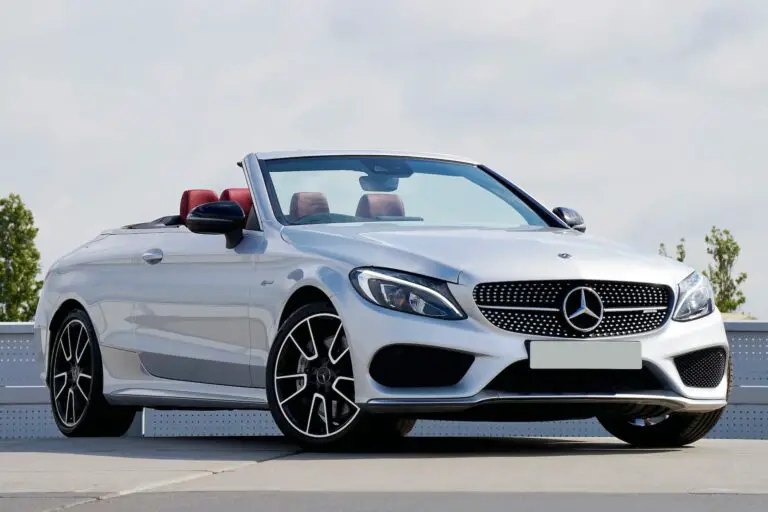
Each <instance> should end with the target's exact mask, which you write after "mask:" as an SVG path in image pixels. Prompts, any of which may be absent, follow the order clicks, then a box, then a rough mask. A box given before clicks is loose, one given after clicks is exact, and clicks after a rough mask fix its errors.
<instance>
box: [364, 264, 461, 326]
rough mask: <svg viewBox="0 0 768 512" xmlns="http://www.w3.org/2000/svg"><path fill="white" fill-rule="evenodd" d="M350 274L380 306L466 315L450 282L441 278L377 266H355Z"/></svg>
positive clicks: (456, 317)
mask: <svg viewBox="0 0 768 512" xmlns="http://www.w3.org/2000/svg"><path fill="white" fill-rule="evenodd" d="M349 278H350V280H351V281H352V285H353V286H354V287H355V289H356V290H357V291H358V292H359V293H360V295H362V296H363V297H364V298H365V299H367V300H369V301H370V302H372V303H374V304H376V305H378V306H381V307H384V308H387V309H393V310H395V311H401V312H403V313H411V314H414V315H422V316H428V317H432V318H442V319H445V320H460V319H462V318H466V314H464V312H463V311H462V310H461V308H460V307H459V305H458V304H457V303H456V300H455V299H454V298H453V295H451V292H450V290H448V286H447V285H446V284H445V283H444V282H442V281H438V280H437V279H431V278H428V277H422V276H416V275H413V274H406V273H404V272H396V271H394V270H385V269H377V268H358V269H355V270H353V271H352V272H350V274H349Z"/></svg>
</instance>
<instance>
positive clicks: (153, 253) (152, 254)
mask: <svg viewBox="0 0 768 512" xmlns="http://www.w3.org/2000/svg"><path fill="white" fill-rule="evenodd" d="M141 259H143V260H144V262H146V263H149V264H150V265H154V264H155V263H160V262H161V261H162V260H163V251H161V250H160V249H150V250H148V251H147V252H145V253H144V254H142V255H141Z"/></svg>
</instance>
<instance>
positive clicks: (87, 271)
mask: <svg viewBox="0 0 768 512" xmlns="http://www.w3.org/2000/svg"><path fill="white" fill-rule="evenodd" d="M362 153H366V152H304V153H296V152H292V153H268V154H258V155H256V154H252V155H248V156H247V157H246V158H245V159H244V161H243V167H244V170H245V178H246V181H247V183H248V184H249V187H250V190H251V192H252V195H253V199H254V204H255V218H256V220H257V222H258V228H256V229H249V230H246V231H245V237H244V239H243V241H242V242H241V243H240V244H239V245H238V246H237V247H235V248H234V249H227V248H226V247H225V243H224V239H223V237H222V236H211V235H202V234H195V233H192V232H190V231H189V230H188V229H187V228H186V227H184V226H178V227H172V228H161V229H143V230H142V229H137V230H131V229H116V230H112V231H108V232H105V235H103V236H101V237H99V238H97V239H95V240H94V241H92V242H90V243H88V244H85V245H84V246H82V247H81V248H79V249H78V250H76V251H74V252H72V253H70V254H69V255H66V256H65V257H63V258H62V259H61V260H59V261H58V262H57V263H56V264H55V265H54V267H53V269H52V271H51V273H50V274H49V276H48V277H47V279H46V281H45V287H44V290H43V293H42V296H41V300H40V305H39V308H38V313H37V316H36V319H35V323H36V330H37V331H36V332H37V333H38V336H39V338H40V340H39V341H40V343H41V347H42V350H43V353H44V354H47V352H48V350H49V337H50V336H52V335H53V333H50V332H49V331H50V327H51V322H52V320H53V319H54V316H55V315H56V314H57V312H59V311H60V310H61V308H62V305H66V304H67V301H76V303H77V304H78V305H80V306H81V307H83V308H84V309H85V311H86V312H87V313H88V315H89V316H90V318H91V320H92V322H93V325H94V327H95V330H96V334H97V336H98V341H99V343H100V345H101V347H102V354H103V360H104V372H105V377H104V393H105V395H106V397H107V399H108V400H109V401H111V402H113V403H117V404H132V405H139V406H166V407H196V408H245V407H256V408H264V407H266V406H267V400H266V395H265V390H264V386H265V379H266V377H265V367H266V360H267V355H268V351H269V348H270V345H271V343H272V342H273V340H274V336H275V334H276V333H277V330H278V328H279V326H280V319H281V315H282V313H283V310H284V308H285V305H286V303H287V302H288V301H289V300H290V299H291V297H292V296H293V294H294V292H296V291H297V290H299V289H302V288H306V287H312V288H313V289H316V290H317V291H319V292H322V293H323V294H324V295H325V296H326V297H327V298H328V300H329V301H330V302H331V303H332V304H333V305H334V307H335V308H336V310H337V311H338V313H339V315H340V317H341V319H342V321H343V324H344V328H345V331H346V333H347V338H348V340H349V343H350V353H351V355H352V360H353V365H354V370H355V400H356V402H358V403H359V404H361V405H371V406H376V407H380V408H383V409H385V408H386V407H388V406H393V407H394V406H399V405H402V404H410V405H412V406H414V407H416V409H418V410H421V409H419V408H420V407H421V408H423V409H424V410H428V409H429V407H431V406H436V407H439V406H441V405H446V404H449V405H450V404H471V403H479V402H484V401H488V400H493V399H502V398H503V399H504V400H506V401H511V402H514V401H515V400H516V399H519V400H521V401H530V400H532V399H536V400H541V401H551V402H559V401H564V402H568V401H569V400H574V399H579V400H586V401H596V402H598V403H599V402H600V401H601V400H603V401H605V402H606V403H608V402H611V401H615V400H617V399H621V400H623V401H625V402H633V401H635V402H637V403H653V404H664V405H668V406H670V407H671V408H675V409H688V410H712V409H717V408H720V407H723V406H724V405H725V400H726V390H727V382H726V379H723V380H722V382H721V383H720V384H719V385H718V386H717V387H712V388H692V387H688V386H686V385H684V383H683V382H682V380H681V378H680V375H679V373H678V371H677V370H676V367H675V363H674V358H675V357H676V356H678V355H681V354H684V353H687V352H691V351H694V350H699V349H703V348H707V347H723V348H725V349H726V350H727V346H728V345H727V340H726V337H725V331H724V328H723V323H722V319H721V317H720V314H719V313H718V312H717V311H715V312H714V313H712V314H710V315H708V316H706V317H704V318H702V319H699V320H694V321H691V322H676V321H672V320H667V321H666V322H665V323H664V325H663V327H661V328H660V329H659V330H656V331H654V332H648V333H643V334H640V335H636V336H631V337H630V339H628V340H627V341H633V342H636V343H639V344H640V352H641V356H642V360H643V362H645V363H648V364H651V365H652V366H653V367H654V368H655V369H656V371H658V372H659V375H660V376H661V378H662V379H663V380H664V381H665V382H666V383H667V384H668V385H669V389H667V390H666V391H663V392H661V391H655V392H648V393H640V392H638V393H635V394H631V393H630V394H627V395H626V396H623V397H621V396H615V395H614V396H608V395H606V396H601V395H600V394H599V393H598V394H593V395H592V396H581V397H573V396H570V397H569V396H565V395H563V396H546V395H541V396H538V397H531V396H512V395H504V396H502V394H500V393H495V394H494V393H492V392H488V391H487V389H486V386H487V385H488V384H489V382H491V381H492V380H493V379H494V378H495V377H496V376H497V375H498V374H499V373H500V372H502V371H503V370H504V369H505V368H507V367H508V366H509V365H511V364H513V363H514V362H516V361H522V360H525V359H527V358H528V353H527V348H526V341H527V340H531V339H541V340H546V339H549V338H548V337H546V336H535V335H533V336H532V335H520V334H515V333H512V332H508V331H505V330H503V329H500V328H498V327H496V326H495V325H493V324H492V323H491V322H489V321H488V320H487V319H486V317H485V316H484V315H483V314H482V312H481V311H480V309H479V308H478V306H477V305H476V303H475V300H474V298H473V295H472V291H473V289H474V287H475V286H476V285H477V284H480V283H484V282H495V281H516V280H578V279H589V280H614V281H625V282H638V283H656V284H661V285H666V286H669V287H670V288H672V289H673V290H675V293H677V285H678V283H679V282H680V281H681V280H682V279H684V278H685V277H686V276H687V275H688V274H690V272H691V271H692V269H690V268H688V267H686V266H685V265H682V264H679V263H677V262H675V261H672V260H670V259H667V258H662V257H658V256H653V255H650V256H648V255H641V254H637V253H634V252H633V251H631V250H629V249H628V248H625V247H622V246H620V245H617V244H614V243H610V242H607V241H604V240H601V239H599V238H597V237H593V236H591V235H587V234H583V233H579V232H577V231H574V230H571V229H567V228H566V227H565V226H561V225H558V224H557V222H558V221H553V227H551V228H531V229H517V230H515V229H490V228H489V229H466V228H460V227H456V228H445V229H434V228H433V229H427V228H420V227H418V226H401V225H396V224H391V223H376V224H375V225H374V224H373V223H371V224H368V223H360V224H345V225H308V226H284V225H282V224H280V223H279V222H278V220H277V219H276V217H275V214H274V212H273V210H272V208H271V206H270V198H269V193H268V191H267V189H266V186H265V181H264V177H263V175H262V173H261V171H260V169H259V159H258V158H259V157H261V158H283V157H288V156H302V155H305V156H308V155H326V154H330V155H334V154H362ZM368 153H370V154H401V153H393V152H367V153H366V154H368ZM429 156H431V155H429ZM446 158H447V157H446ZM464 161H467V162H471V161H468V160H464ZM151 250H159V251H162V259H161V260H160V261H157V262H148V261H146V260H145V259H144V257H143V255H144V254H145V253H147V252H148V251H151ZM561 253H568V254H569V255H570V257H569V258H563V257H559V254H561ZM359 266H374V267H375V266H380V267H386V268H395V269H400V270H403V271H407V272H411V273H414V274H420V275H424V276H429V277H431V278H434V279H440V280H443V281H445V282H447V283H448V286H449V288H450V290H451V292H452V293H453V295H454V297H455V298H456V301H457V302H458V304H459V305H460V306H461V308H462V310H463V311H464V312H466V315H467V318H466V319H464V320H461V321H443V320H438V319H432V318H425V317H419V316H415V315H408V314H403V313H399V312H396V311H389V310H385V309H383V308H381V307H378V306H375V305H373V304H371V303H370V302H368V301H366V300H365V299H363V298H362V297H361V296H360V294H358V293H357V291H356V290H355V289H354V288H353V287H352V285H351V283H350V280H349V272H350V271H351V270H352V269H354V268H356V267H359ZM675 300H677V297H675ZM70 304H71V303H70ZM602 342H603V343H610V341H606V340H603V341H602ZM392 344H406V345H407V344H411V345H413V344H418V345H427V346H430V347H440V348H446V349H451V350H460V351H463V352H466V353H468V354H472V355H473V356H474V357H475V360H474V363H473V364H472V366H471V367H470V368H469V370H468V371H467V373H466V375H464V377H463V378H462V379H461V381H460V382H458V383H457V384H456V385H454V386H450V387H444V388H428V389H423V388H407V389H394V388H391V387H385V386H382V385H381V384H379V383H377V382H376V381H375V380H374V379H373V378H372V377H371V375H370V373H369V367H370V364H371V361H372V359H373V358H374V356H375V354H376V352H377V351H378V350H379V349H381V348H384V347H386V346H388V345H392ZM625 356H626V354H625ZM605 357H622V356H621V355H620V354H619V355H617V354H616V353H614V354H613V356H611V355H610V354H609V355H606V356H605ZM550 361H552V359H551V356H550ZM552 364H560V365H561V366H562V364H563V361H562V360H560V362H559V363H557V362H554V363H552ZM623 364H625V362H620V363H617V365H618V366H621V365H623ZM604 366H605V365H604ZM608 366H610V364H609V365H608ZM43 377H45V375H44V373H43ZM410 405H409V406H410Z"/></svg>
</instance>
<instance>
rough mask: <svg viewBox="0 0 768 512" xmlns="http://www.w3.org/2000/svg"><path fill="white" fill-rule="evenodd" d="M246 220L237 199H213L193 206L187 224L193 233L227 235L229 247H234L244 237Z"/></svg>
mask: <svg viewBox="0 0 768 512" xmlns="http://www.w3.org/2000/svg"><path fill="white" fill-rule="evenodd" d="M245 221H246V218H245V212H243V209H242V208H241V207H240V205H239V204H238V203H236V202H235V201H213V202H211V203H205V204H201V205H200V206H198V207H196V208H193V209H192V211H190V212H189V215H187V221H186V223H185V224H186V225H187V228H189V230H190V231H192V232H193V233H201V234H204V235H224V236H226V239H227V249H232V248H233V247H235V246H236V245H237V244H239V243H240V241H241V240H242V239H243V229H245Z"/></svg>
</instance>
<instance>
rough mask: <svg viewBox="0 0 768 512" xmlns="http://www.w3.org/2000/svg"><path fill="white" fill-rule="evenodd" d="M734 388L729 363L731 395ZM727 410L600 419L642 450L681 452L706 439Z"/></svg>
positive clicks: (608, 429)
mask: <svg viewBox="0 0 768 512" xmlns="http://www.w3.org/2000/svg"><path fill="white" fill-rule="evenodd" d="M732 384H733V363H732V362H731V361H730V358H729V363H728V395H727V396H729V395H730V390H731V387H732ZM723 412H725V407H723V408H721V409H717V410H715V411H709V412H699V413H683V412H677V413H675V412H673V413H669V414H666V415H663V416H658V417H654V418H636V419H627V418H620V417H598V418H597V420H598V421H599V422H600V424H601V425H602V426H603V428H605V430H607V431H608V433H609V434H611V435H612V436H614V437H616V438H618V439H620V440H622V441H624V442H626V443H628V444H631V445H633V446H638V447H642V448H677V447H681V446H685V445H689V444H692V443H695V442H696V441H698V440H700V439H702V438H704V437H705V436H706V435H707V434H708V433H709V432H710V431H711V430H712V429H713V428H715V425H717V422H718V421H720V418H721V417H722V415H723Z"/></svg>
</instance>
